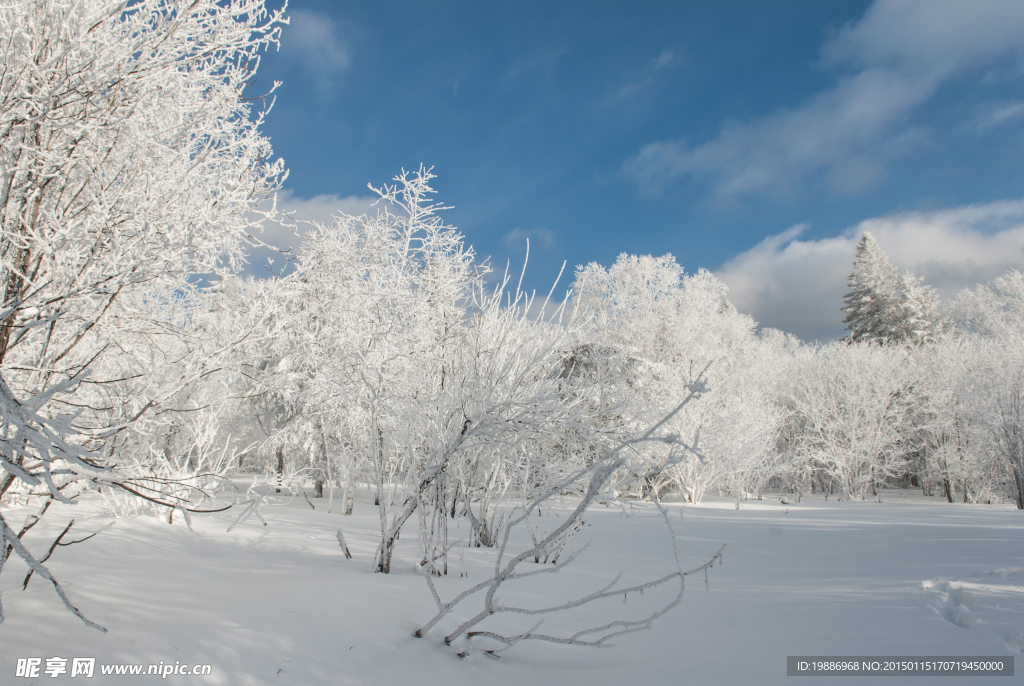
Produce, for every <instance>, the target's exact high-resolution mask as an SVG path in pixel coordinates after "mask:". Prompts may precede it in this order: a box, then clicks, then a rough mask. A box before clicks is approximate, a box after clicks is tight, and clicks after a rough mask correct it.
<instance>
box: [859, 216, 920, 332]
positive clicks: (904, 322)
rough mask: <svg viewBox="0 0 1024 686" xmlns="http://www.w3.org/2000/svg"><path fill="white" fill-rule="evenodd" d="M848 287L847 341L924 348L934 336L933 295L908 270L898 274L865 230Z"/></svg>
mask: <svg viewBox="0 0 1024 686" xmlns="http://www.w3.org/2000/svg"><path fill="white" fill-rule="evenodd" d="M849 284H850V292H849V293H847V294H846V296H844V297H843V302H844V303H845V307H843V312H845V313H846V319H845V320H843V321H844V323H845V324H846V328H847V329H849V331H850V335H849V340H851V341H870V342H875V343H886V342H899V341H909V342H911V343H922V342H924V341H927V340H932V339H934V337H935V335H936V334H937V333H938V331H939V328H940V323H939V317H938V314H937V309H938V297H937V296H936V294H935V290H934V289H932V288H931V287H930V286H926V285H924V283H923V279H922V278H921V277H918V276H914V274H913V273H911V272H909V271H907V272H904V273H903V274H900V273H899V272H898V271H897V270H896V267H894V266H893V265H892V263H891V262H889V258H888V257H886V255H885V253H884V252H883V251H882V249H881V248H880V247H879V246H878V242H877V241H876V240H875V237H874V236H872V235H871V234H870V233H868V232H867V231H865V232H864V235H863V236H862V237H861V239H860V243H859V244H858V246H857V259H856V261H855V262H854V263H853V273H852V274H850V280H849Z"/></svg>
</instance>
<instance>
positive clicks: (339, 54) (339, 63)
mask: <svg viewBox="0 0 1024 686" xmlns="http://www.w3.org/2000/svg"><path fill="white" fill-rule="evenodd" d="M289 19H290V22H289V26H287V27H286V28H285V30H284V31H283V32H282V38H281V48H282V54H284V55H285V56H288V57H291V58H293V59H296V60H298V61H300V62H302V64H303V66H304V67H305V68H306V70H307V71H308V72H309V73H310V75H311V76H312V77H313V79H314V81H315V82H316V84H317V87H318V88H319V89H320V90H321V91H324V90H329V89H330V87H331V85H332V83H333V81H334V79H335V78H336V77H337V76H338V75H339V74H341V73H342V72H344V71H345V70H347V69H348V68H349V67H350V66H351V64H352V50H351V48H350V47H349V45H348V43H347V42H346V40H345V39H344V38H343V37H342V33H343V32H344V30H345V28H346V27H344V26H342V25H340V24H339V23H338V22H335V21H334V20H333V19H332V18H331V17H329V16H327V15H326V14H321V13H319V12H309V11H306V10H293V11H291V12H290V13H289Z"/></svg>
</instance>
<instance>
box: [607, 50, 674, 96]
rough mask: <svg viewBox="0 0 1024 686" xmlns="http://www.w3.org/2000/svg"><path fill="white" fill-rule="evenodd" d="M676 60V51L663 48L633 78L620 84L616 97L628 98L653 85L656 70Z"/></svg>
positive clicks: (668, 65) (669, 65)
mask: <svg viewBox="0 0 1024 686" xmlns="http://www.w3.org/2000/svg"><path fill="white" fill-rule="evenodd" d="M678 61H679V57H678V56H677V55H676V51H674V50H671V49H669V48H665V49H664V50H662V51H661V52H660V53H658V56H657V57H655V58H654V59H652V60H651V61H650V63H648V64H647V66H646V67H645V68H644V70H643V71H642V72H641V73H640V75H639V76H638V77H637V78H636V79H635V80H633V81H631V82H630V83H626V84H623V85H622V86H620V87H619V89H618V91H616V94H615V95H616V97H618V98H628V97H631V96H633V95H636V94H637V93H639V92H640V91H643V90H646V89H648V88H649V87H651V86H652V85H654V83H655V79H656V78H657V74H658V72H660V71H662V70H663V69H667V68H668V67H671V66H672V65H673V64H675V63H676V62H678Z"/></svg>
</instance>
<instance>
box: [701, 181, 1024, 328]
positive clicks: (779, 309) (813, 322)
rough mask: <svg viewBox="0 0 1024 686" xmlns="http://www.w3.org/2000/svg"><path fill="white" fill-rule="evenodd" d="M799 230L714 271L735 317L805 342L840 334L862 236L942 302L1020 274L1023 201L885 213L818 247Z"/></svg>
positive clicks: (768, 240)
mask: <svg viewBox="0 0 1024 686" xmlns="http://www.w3.org/2000/svg"><path fill="white" fill-rule="evenodd" d="M805 228H806V226H804V225H799V226H795V227H792V228H790V229H789V230H787V231H784V232H783V233H781V234H778V235H776V236H769V237H768V238H766V239H765V240H763V241H761V243H759V244H758V245H756V246H754V247H753V248H751V249H750V250H747V251H746V252H743V253H741V254H739V255H736V256H735V257H733V258H731V259H730V260H728V261H727V262H726V263H725V264H723V265H722V267H721V268H720V269H719V270H718V272H717V274H718V276H719V277H720V278H721V279H722V280H723V281H724V282H725V283H726V284H727V285H728V286H729V298H730V300H731V301H732V302H733V303H734V304H735V305H736V307H737V308H738V309H739V310H740V311H741V312H746V313H748V314H750V315H752V316H753V317H754V318H755V319H757V320H758V322H760V323H761V324H762V325H763V326H769V327H773V328H777V329H782V330H784V331H788V332H790V333H794V334H796V335H798V336H800V337H801V338H803V339H805V340H814V339H818V340H830V339H833V338H839V337H841V336H842V335H844V329H843V324H842V320H843V315H842V313H841V312H840V308H841V307H842V298H843V295H844V294H845V293H846V291H847V283H846V282H847V278H848V276H849V274H850V271H851V270H852V268H853V260H854V256H855V252H856V247H857V242H858V241H859V240H860V235H861V233H862V232H864V231H870V232H871V233H872V234H873V235H874V236H875V238H876V239H877V240H878V244H879V245H880V246H881V247H882V249H883V250H884V251H885V252H886V254H887V255H888V256H889V259H890V260H891V261H892V262H893V264H895V265H896V266H897V267H899V268H900V269H910V270H912V271H914V272H915V273H916V274H918V275H919V276H924V277H925V281H926V283H928V284H930V285H932V286H934V287H935V289H936V290H937V291H938V292H939V295H941V296H942V297H943V298H950V297H952V296H953V295H955V294H956V293H957V292H958V291H960V290H961V289H962V288H967V287H972V286H974V285H975V284H977V283H984V282H987V281H990V280H991V279H993V278H995V277H997V276H999V275H1001V274H1003V273H1004V272H1006V270H1008V269H1010V268H1017V269H1021V270H1024V199H1022V200H1013V201H1003V202H994V203H988V204H983V205H967V206H964V207H958V208H953V209H947V210H939V211H933V212H909V213H901V214H892V215H888V216H884V217H879V218H874V219H868V220H865V221H863V222H861V223H859V224H857V225H856V226H853V227H850V228H849V229H847V230H846V231H844V232H843V233H842V235H840V236H836V237H833V238H824V239H819V240H809V241H802V240H799V238H798V237H799V236H800V234H801V233H802V232H803V231H804V229H805Z"/></svg>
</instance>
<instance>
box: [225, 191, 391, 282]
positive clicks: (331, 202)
mask: <svg viewBox="0 0 1024 686" xmlns="http://www.w3.org/2000/svg"><path fill="white" fill-rule="evenodd" d="M376 200H377V198H375V197H368V196H357V195H350V196H347V197H341V196H339V195H316V196H313V197H312V198H301V197H298V196H296V195H295V192H294V191H292V190H291V189H288V188H286V189H284V190H281V191H279V192H278V194H277V209H278V210H280V211H281V212H286V213H288V215H289V217H290V218H291V222H290V223H292V224H294V225H293V226H292V227H291V228H289V227H285V226H281V225H279V224H271V223H267V224H266V227H265V228H264V231H263V233H262V234H260V235H258V236H256V237H257V238H258V239H259V240H261V241H263V242H264V243H267V244H269V245H271V246H274V248H277V250H273V249H271V248H252V249H250V250H249V255H248V264H247V266H246V268H245V269H244V270H243V271H244V273H246V274H250V275H252V276H256V277H262V276H269V274H270V269H268V266H269V268H272V269H273V270H274V271H275V273H276V272H278V271H280V270H281V268H282V267H284V266H285V264H286V262H287V261H288V260H289V259H291V258H294V257H295V255H297V254H298V251H299V246H300V245H301V244H302V238H301V236H302V235H303V234H305V233H307V232H308V231H309V230H310V229H312V228H313V227H312V223H313V222H317V223H321V224H330V223H331V220H332V219H333V217H334V216H335V215H338V214H350V215H353V216H357V217H358V216H360V215H363V214H371V215H372V214H374V213H376V212H377V210H378V208H381V207H382V206H381V205H377V206H374V202H375V201H376ZM389 209H390V210H391V211H394V208H391V207H390V206H389ZM279 251H288V252H287V253H286V254H281V252H279ZM268 260H273V263H272V264H269V265H268Z"/></svg>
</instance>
